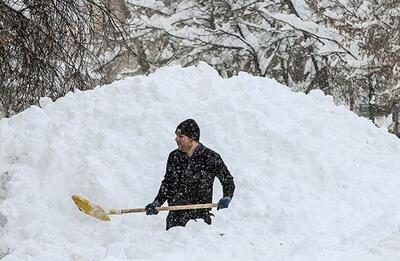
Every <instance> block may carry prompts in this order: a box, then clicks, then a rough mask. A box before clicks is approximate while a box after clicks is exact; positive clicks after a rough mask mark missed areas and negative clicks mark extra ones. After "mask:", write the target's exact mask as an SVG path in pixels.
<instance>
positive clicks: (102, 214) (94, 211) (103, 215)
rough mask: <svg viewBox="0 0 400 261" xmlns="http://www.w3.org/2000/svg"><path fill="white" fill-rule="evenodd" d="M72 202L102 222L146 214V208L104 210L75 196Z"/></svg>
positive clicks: (190, 206)
mask: <svg viewBox="0 0 400 261" xmlns="http://www.w3.org/2000/svg"><path fill="white" fill-rule="evenodd" d="M72 200H73V201H74V202H75V204H76V205H77V206H78V208H79V210H80V211H82V212H83V213H85V214H87V215H89V216H92V217H95V218H97V219H100V220H102V221H110V215H122V214H127V213H140V212H146V210H145V209H144V208H128V209H115V208H112V209H109V210H104V209H103V208H102V207H100V206H99V205H96V204H93V203H91V202H90V201H89V200H88V199H86V198H84V197H82V196H78V195H73V196H72ZM216 207H217V204H216V203H208V204H195V205H181V206H168V207H158V208H156V209H157V210H158V211H169V210H185V209H201V208H216Z"/></svg>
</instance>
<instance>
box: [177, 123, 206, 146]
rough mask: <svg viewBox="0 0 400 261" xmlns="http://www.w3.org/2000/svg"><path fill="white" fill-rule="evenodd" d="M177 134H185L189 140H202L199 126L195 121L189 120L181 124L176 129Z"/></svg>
mask: <svg viewBox="0 0 400 261" xmlns="http://www.w3.org/2000/svg"><path fill="white" fill-rule="evenodd" d="M175 132H176V133H178V134H183V135H186V136H188V137H189V138H191V139H193V140H195V141H199V140H200V128H199V125H197V123H196V122H195V121H194V120H193V119H187V120H184V121H183V122H181V123H180V124H179V125H178V127H176V131H175Z"/></svg>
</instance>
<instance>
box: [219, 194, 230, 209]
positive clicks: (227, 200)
mask: <svg viewBox="0 0 400 261" xmlns="http://www.w3.org/2000/svg"><path fill="white" fill-rule="evenodd" d="M231 200H232V199H231V197H223V198H221V199H220V200H219V201H218V206H217V210H220V209H223V208H228V206H229V203H230V202H231Z"/></svg>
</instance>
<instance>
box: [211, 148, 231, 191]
mask: <svg viewBox="0 0 400 261" xmlns="http://www.w3.org/2000/svg"><path fill="white" fill-rule="evenodd" d="M215 168H216V176H217V178H218V179H219V181H220V182H221V185H222V191H223V194H224V197H231V198H232V197H233V194H234V192H235V183H234V182H233V176H232V175H231V173H230V172H229V170H228V168H227V167H226V165H225V163H224V161H223V160H222V158H221V157H220V156H219V155H218V157H217V158H216V163H215Z"/></svg>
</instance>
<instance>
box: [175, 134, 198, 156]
mask: <svg viewBox="0 0 400 261" xmlns="http://www.w3.org/2000/svg"><path fill="white" fill-rule="evenodd" d="M175 134H176V138H175V141H176V144H177V145H178V149H179V150H181V151H183V152H188V151H190V149H191V148H192V146H193V142H194V141H193V140H192V139H191V138H189V137H188V136H186V135H183V134H179V133H175Z"/></svg>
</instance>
